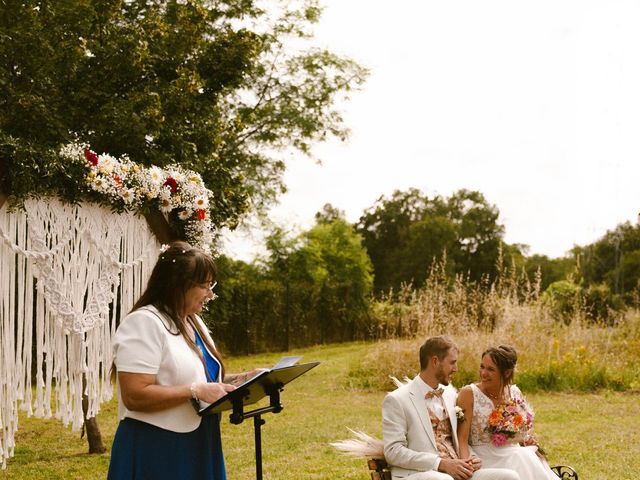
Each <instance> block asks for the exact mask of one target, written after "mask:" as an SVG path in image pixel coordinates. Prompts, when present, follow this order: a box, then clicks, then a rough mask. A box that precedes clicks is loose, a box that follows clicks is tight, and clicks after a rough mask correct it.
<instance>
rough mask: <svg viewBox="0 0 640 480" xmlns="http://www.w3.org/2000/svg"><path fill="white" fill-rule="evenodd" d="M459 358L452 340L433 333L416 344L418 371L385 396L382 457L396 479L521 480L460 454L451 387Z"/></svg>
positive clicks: (454, 394) (510, 471) (475, 458)
mask: <svg viewBox="0 0 640 480" xmlns="http://www.w3.org/2000/svg"><path fill="white" fill-rule="evenodd" d="M457 361H458V347H457V346H456V344H455V343H453V340H451V339H450V338H449V337H446V336H439V337H431V338H429V339H427V341H426V342H424V344H423V345H422V346H421V347H420V374H419V375H417V376H416V377H415V378H414V379H413V380H412V381H411V382H409V383H407V384H406V385H403V386H402V387H400V388H398V389H397V390H395V391H393V392H391V393H389V394H388V395H387V396H386V397H385V399H384V403H383V405H382V435H383V441H384V456H385V459H386V460H387V463H388V464H389V465H390V467H391V473H392V475H393V479H394V480H397V479H401V478H402V479H407V480H451V479H454V480H467V479H469V478H472V479H474V480H519V476H518V474H517V473H516V472H514V471H513V470H507V469H502V468H482V469H481V466H482V462H481V461H480V459H479V458H477V457H470V458H459V456H458V453H457V452H458V437H457V434H456V430H457V418H456V413H455V402H456V391H455V389H454V388H453V387H452V386H450V385H449V381H450V378H451V375H453V374H454V373H455V372H456V371H457V370H458V368H457Z"/></svg>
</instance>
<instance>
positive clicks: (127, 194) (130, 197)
mask: <svg viewBox="0 0 640 480" xmlns="http://www.w3.org/2000/svg"><path fill="white" fill-rule="evenodd" d="M120 198H122V200H124V203H126V204H127V205H130V204H132V203H133V202H134V200H135V199H136V197H135V193H134V191H133V189H131V188H123V189H121V190H120Z"/></svg>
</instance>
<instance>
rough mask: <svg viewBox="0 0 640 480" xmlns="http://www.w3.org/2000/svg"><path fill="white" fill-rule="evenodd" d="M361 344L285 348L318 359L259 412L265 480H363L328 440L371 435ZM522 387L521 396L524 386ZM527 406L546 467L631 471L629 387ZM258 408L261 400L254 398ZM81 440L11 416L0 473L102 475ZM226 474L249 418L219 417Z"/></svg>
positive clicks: (235, 467) (249, 436) (372, 399)
mask: <svg viewBox="0 0 640 480" xmlns="http://www.w3.org/2000/svg"><path fill="white" fill-rule="evenodd" d="M369 347H370V344H364V343H350V344H344V345H331V346H324V347H315V348H309V349H303V350H297V351H294V352H291V354H297V355H303V359H302V360H301V361H302V362H304V361H312V360H319V361H321V362H322V363H321V364H320V365H319V366H318V367H316V368H315V369H313V370H311V371H310V372H308V373H307V374H305V375H303V376H302V377H300V378H299V379H297V380H295V381H294V382H293V383H291V384H289V385H288V386H287V387H286V388H285V390H284V392H283V393H282V403H283V404H284V407H285V408H284V410H283V411H282V412H281V413H279V414H266V415H265V416H264V419H265V420H266V423H265V425H264V426H263V428H262V435H263V438H262V445H263V468H264V478H265V479H268V480H291V479H332V480H333V479H344V480H366V479H368V478H369V474H368V471H367V469H366V465H365V462H364V461H362V460H359V459H353V458H350V457H344V456H341V455H339V454H338V453H336V452H335V451H334V450H333V448H331V447H330V446H329V445H328V443H329V442H331V441H334V440H340V439H343V438H347V437H349V432H348V431H347V429H346V427H351V428H354V429H362V430H365V431H367V432H369V433H370V434H372V435H380V431H381V426H380V406H381V404H382V399H383V397H384V392H370V391H363V390H359V389H355V388H352V387H351V386H350V385H349V383H348V378H349V377H348V375H347V374H348V371H349V368H350V366H351V365H352V364H355V363H356V362H357V360H358V359H359V358H361V357H362V355H364V354H365V353H366V351H367V349H368V348H369ZM280 356H281V355H280V354H269V355H259V356H252V357H238V358H231V359H228V362H227V363H228V367H229V370H230V371H237V370H242V369H247V368H253V367H254V366H263V367H269V366H271V365H273V364H274V363H275V362H276V361H277V359H278V358H279V357H280ZM525 393H526V392H525ZM528 398H529V401H530V403H531V404H532V405H533V406H534V408H535V410H536V430H537V432H538V435H539V437H540V439H541V442H542V443H543V446H544V447H545V448H546V450H547V452H548V454H549V459H550V462H551V464H558V463H563V464H568V465H572V466H574V467H575V468H576V469H577V470H578V472H579V473H580V478H581V479H582V480H626V479H629V480H631V479H635V478H636V476H637V472H639V471H640V432H639V429H638V428H637V425H638V424H639V422H640V396H639V395H637V394H631V393H626V394H624V393H609V392H602V393H599V394H566V393H564V394H554V393H537V394H534V395H533V394H532V395H529V396H528ZM260 405H261V404H260ZM115 414H116V402H115V401H111V402H109V403H108V404H106V405H104V406H103V410H102V411H101V412H100V415H99V417H98V422H99V424H100V427H101V430H102V433H103V435H104V438H105V441H106V443H107V446H108V447H110V446H111V441H112V439H113V433H114V430H115V428H116V423H117V421H116V416H115ZM85 442H86V441H85V440H83V439H80V435H79V433H77V432H71V430H70V429H67V428H65V427H63V426H62V425H61V424H60V422H59V421H57V420H55V419H51V420H38V419H27V418H26V417H22V418H21V419H20V429H19V431H18V435H17V438H16V444H17V446H16V450H15V457H14V458H12V459H11V460H10V461H9V465H8V469H7V470H5V471H0V480H4V479H15V480H19V479H30V480H31V479H47V480H49V479H103V478H105V477H106V472H107V468H108V464H109V455H108V454H105V455H88V454H86V453H85V452H86V451H87V446H86V443H85ZM223 443H224V450H225V456H226V462H227V476H228V478H229V480H250V479H252V478H255V463H254V438H253V421H252V420H248V421H245V422H244V423H242V424H240V425H232V424H230V423H229V421H228V415H226V414H225V416H224V419H223Z"/></svg>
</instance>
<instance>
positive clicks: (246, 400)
mask: <svg viewBox="0 0 640 480" xmlns="http://www.w3.org/2000/svg"><path fill="white" fill-rule="evenodd" d="M300 358H302V357H295V356H291V357H282V358H281V359H280V360H279V361H278V362H277V363H276V364H275V365H274V366H273V367H272V368H270V369H264V370H263V371H261V372H260V373H258V374H257V375H255V376H254V377H252V378H250V379H249V380H247V381H246V382H244V383H243V384H241V385H239V386H238V388H236V389H235V390H234V391H232V392H229V393H227V394H226V395H225V396H224V397H221V398H219V399H218V400H216V401H215V402H213V403H212V404H210V405H203V406H202V408H200V409H199V410H198V413H199V414H200V415H209V414H213V413H220V412H222V411H224V410H231V409H232V408H233V407H234V404H236V405H237V404H239V403H241V404H242V405H251V404H253V403H256V402H258V401H260V400H261V399H262V398H264V397H266V396H269V395H271V394H272V393H273V392H274V391H280V390H282V389H283V387H284V386H285V385H286V384H287V383H289V382H290V381H292V380H294V379H296V378H298V377H299V376H300V375H302V374H304V373H305V372H307V371H309V370H311V369H312V368H313V367H315V366H317V365H318V364H320V362H310V363H303V364H301V365H297V364H296V363H297V361H298V360H300Z"/></svg>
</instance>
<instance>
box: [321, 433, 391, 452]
mask: <svg viewBox="0 0 640 480" xmlns="http://www.w3.org/2000/svg"><path fill="white" fill-rule="evenodd" d="M347 429H348V430H349V431H350V432H351V433H352V434H353V436H354V438H350V439H348V440H340V441H338V442H332V443H330V444H329V445H331V446H332V447H333V448H335V449H336V450H338V451H340V452H341V453H344V454H345V455H350V456H352V457H365V458H376V459H384V445H383V443H382V440H380V439H378V438H375V437H372V436H371V435H369V434H367V433H365V432H363V431H361V430H352V429H350V428H349V427H347Z"/></svg>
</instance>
